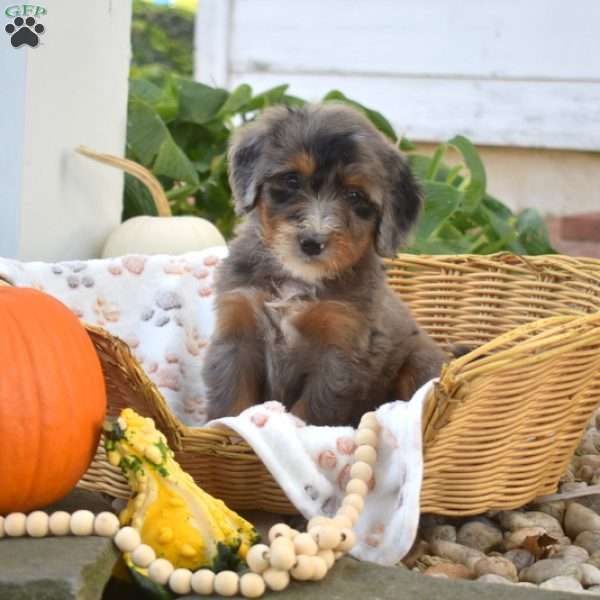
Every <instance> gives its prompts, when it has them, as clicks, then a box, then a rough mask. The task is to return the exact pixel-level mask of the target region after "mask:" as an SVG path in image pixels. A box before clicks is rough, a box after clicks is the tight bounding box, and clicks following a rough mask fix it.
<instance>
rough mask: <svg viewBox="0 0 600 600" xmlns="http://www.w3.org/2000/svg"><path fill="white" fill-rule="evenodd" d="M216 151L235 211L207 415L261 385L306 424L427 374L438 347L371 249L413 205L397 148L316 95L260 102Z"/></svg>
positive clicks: (343, 413)
mask: <svg viewBox="0 0 600 600" xmlns="http://www.w3.org/2000/svg"><path fill="white" fill-rule="evenodd" d="M229 159H230V183H231V188H232V190H233V195H234V200H235V204H236V209H237V210H238V212H240V213H244V214H246V219H245V221H244V222H243V223H242V224H241V225H240V227H239V230H238V232H237V236H236V238H235V239H234V240H233V242H232V243H231V246H230V255H229V256H228V258H227V259H225V260H224V261H223V263H222V264H221V266H220V267H219V271H218V273H217V283H216V285H217V300H216V311H217V324H216V330H215V333H214V337H213V339H212V341H211V345H210V347H209V349H208V353H207V360H206V364H205V368H204V377H205V382H206V384H207V388H208V400H209V409H208V413H209V418H211V419H212V418H217V417H221V416H226V415H236V414H238V413H240V412H241V411H242V410H244V409H245V408H247V407H249V406H251V405H253V404H256V403H260V402H264V401H265V400H269V399H274V400H279V401H280V402H282V403H283V404H284V405H285V406H286V407H288V409H289V410H291V411H292V412H293V413H294V414H296V415H298V416H299V417H301V418H302V419H305V420H306V421H307V422H308V423H311V424H318V425H349V424H356V423H357V422H358V420H359V419H360V417H361V416H362V414H363V413H364V412H366V411H368V410H371V409H374V408H375V407H377V406H379V405H380V404H382V403H384V402H387V401H390V400H394V399H408V398H410V396H411V395H412V393H413V392H414V390H415V389H416V388H417V387H418V386H420V385H421V384H422V383H424V382H425V381H427V380H428V379H430V378H431V377H434V376H436V375H437V374H438V373H439V371H440V367H441V365H442V363H443V362H444V360H445V355H444V353H443V352H442V351H441V350H440V349H439V348H438V347H437V346H436V345H435V343H434V342H433V341H432V340H431V339H430V338H429V337H428V336H427V334H426V333H424V332H423V331H422V330H421V329H420V328H419V326H418V325H417V324H416V323H415V321H414V320H413V318H412V317H411V315H410V313H409V311H408V309H407V307H406V306H405V305H404V304H403V303H402V302H401V301H400V299H399V298H398V296H397V295H396V294H394V293H393V292H392V290H391V289H390V288H389V287H388V284H387V281H386V276H385V273H384V270H383V267H382V262H381V257H383V256H393V255H394V254H395V253H396V251H397V250H398V248H399V246H400V244H401V242H402V241H403V239H404V238H405V236H406V234H407V232H408V231H409V229H410V228H411V226H412V225H413V224H414V223H415V221H416V219H417V217H418V214H419V210H420V206H421V199H420V195H419V188H418V186H417V184H416V182H415V180H414V178H413V175H412V174H411V172H410V170H409V168H408V166H407V164H406V161H405V160H404V158H403V157H402V155H401V154H400V152H399V151H398V150H397V149H396V148H395V147H394V146H393V145H392V144H391V143H389V142H388V141H387V140H386V139H385V138H384V137H383V135H381V134H380V133H379V132H378V131H377V130H376V129H375V128H374V127H373V126H372V125H371V123H370V122H369V121H368V120H367V119H366V118H365V117H363V116H362V115H361V114H359V113H358V112H357V111H355V110H353V109H350V108H348V107H345V106H342V105H338V104H325V105H316V106H307V107H305V108H301V109H288V108H284V107H276V108H272V109H270V110H267V111H266V112H265V113H264V114H263V115H262V116H260V117H259V118H258V119H257V120H256V121H255V122H253V123H251V124H250V125H247V126H245V127H243V128H242V129H241V130H240V131H239V133H238V134H237V135H236V136H235V138H234V140H233V144H232V146H231V149H230V154H229Z"/></svg>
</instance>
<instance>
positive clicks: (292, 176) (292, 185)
mask: <svg viewBox="0 0 600 600" xmlns="http://www.w3.org/2000/svg"><path fill="white" fill-rule="evenodd" d="M283 182H284V183H285V185H286V187H287V188H288V189H290V190H298V189H300V176H299V175H298V174H297V173H286V174H285V175H284V176H283Z"/></svg>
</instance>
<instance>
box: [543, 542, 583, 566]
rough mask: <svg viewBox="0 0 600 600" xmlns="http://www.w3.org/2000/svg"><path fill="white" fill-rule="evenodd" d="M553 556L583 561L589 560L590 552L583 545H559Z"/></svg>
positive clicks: (578, 561)
mask: <svg viewBox="0 0 600 600" xmlns="http://www.w3.org/2000/svg"><path fill="white" fill-rule="evenodd" d="M552 558H566V559H568V560H572V561H573V562H577V563H582V562H585V561H586V560H589V558H590V553H589V552H588V551H587V550H586V549H585V548H582V547H581V546H574V545H569V546H559V548H558V549H557V551H556V552H554V553H553V554H552Z"/></svg>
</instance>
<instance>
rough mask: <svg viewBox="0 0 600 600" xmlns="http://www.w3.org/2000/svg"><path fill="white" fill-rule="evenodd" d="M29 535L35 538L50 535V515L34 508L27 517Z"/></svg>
mask: <svg viewBox="0 0 600 600" xmlns="http://www.w3.org/2000/svg"><path fill="white" fill-rule="evenodd" d="M25 530H26V531H27V535H28V536H30V537H33V538H42V537H46V536H47V535H48V515H47V514H46V513H45V512H43V511H41V510H34V511H33V512H32V513H29V514H28V515H27V518H26V519H25Z"/></svg>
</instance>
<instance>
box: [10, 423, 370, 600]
mask: <svg viewBox="0 0 600 600" xmlns="http://www.w3.org/2000/svg"><path fill="white" fill-rule="evenodd" d="M378 432H379V423H378V422H377V417H376V415H375V413H372V412H371V413H366V414H365V415H364V416H363V417H362V419H361V421H360V425H359V428H358V431H357V432H356V434H355V437H354V442H355V444H356V450H355V452H354V456H353V458H354V461H355V462H354V464H353V465H352V467H351V469H350V476H351V479H350V481H349V483H348V485H347V486H346V495H345V496H344V498H343V500H342V503H341V506H340V508H339V510H338V511H337V513H336V515H335V516H334V517H333V518H328V517H323V516H317V517H313V518H312V519H310V521H309V522H308V525H307V531H306V533H300V532H298V531H296V530H295V529H292V528H291V527H289V526H288V525H286V524H285V523H278V524H276V525H273V527H271V529H270V530H269V535H268V539H269V542H270V545H266V544H256V545H254V546H252V547H251V548H250V549H249V550H248V554H247V556H246V562H247V564H248V568H249V569H250V570H249V572H247V573H244V574H243V575H241V576H240V575H239V574H238V573H235V572H234V571H221V572H220V573H213V572H212V571H210V570H209V569H199V570H198V571H196V572H194V573H192V572H191V571H190V570H189V569H175V567H174V566H173V565H172V564H171V563H170V562H169V561H168V560H166V559H164V558H156V554H155V552H154V550H153V549H152V548H151V547H150V546H148V545H147V544H143V543H142V539H141V536H140V534H139V532H138V530H137V529H136V528H135V523H133V525H134V527H131V526H125V527H119V521H118V518H117V517H116V515H114V514H113V513H110V512H104V513H100V514H98V515H96V516H94V514H93V513H91V512H90V511H87V510H79V511H76V512H74V513H73V514H72V515H69V514H68V513H66V512H63V511H57V512H55V513H52V514H51V515H50V516H48V515H46V513H43V512H41V511H34V512H32V513H31V514H30V515H28V516H26V515H24V514H23V513H11V514H9V515H7V516H6V517H4V518H2V517H0V537H3V536H4V535H6V536H9V537H19V536H23V535H26V534H27V535H30V536H32V537H44V536H46V535H48V534H51V535H55V536H62V535H68V534H69V533H71V534H73V535H76V536H84V535H92V534H96V535H99V536H103V537H112V538H113V540H114V543H115V545H116V546H117V547H118V548H119V549H120V550H121V551H122V552H128V553H130V554H131V560H132V561H133V563H134V564H135V565H137V566H139V567H141V568H147V569H148V577H150V579H152V580H153V581H155V582H156V583H159V584H161V585H168V586H169V587H170V588H171V590H172V591H173V592H175V593H176V594H189V593H191V592H194V593H196V594H199V595H205V596H207V595H212V594H215V593H216V594H218V595H221V596H224V597H231V596H235V595H237V594H238V593H241V594H242V595H243V596H244V597H246V598H259V597H260V596H262V595H263V594H264V592H265V590H266V589H270V590H273V591H281V590H284V589H285V588H286V587H287V586H288V585H289V583H290V576H291V577H292V578H294V579H296V580H298V581H309V580H312V581H318V580H320V579H323V578H324V577H325V576H326V575H327V571H328V570H329V569H331V568H332V566H333V565H334V563H335V561H336V560H337V559H338V558H340V557H342V556H343V555H344V554H346V553H347V552H349V551H350V550H352V548H353V547H354V545H355V544H356V535H355V534H354V531H353V530H352V527H353V526H354V525H355V523H356V522H357V521H358V518H359V516H360V513H361V512H362V510H363V508H364V498H365V496H366V495H367V493H368V491H369V485H368V483H369V481H370V480H371V478H372V476H373V465H374V464H375V462H376V460H377V452H376V446H377V437H378V435H377V434H378ZM147 458H148V459H149V460H152V458H153V457H150V456H148V457H147ZM139 496H143V494H139ZM141 501H143V498H142V500H141Z"/></svg>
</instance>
